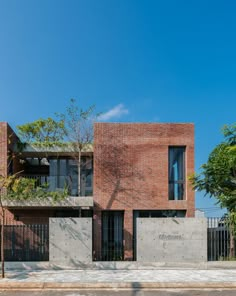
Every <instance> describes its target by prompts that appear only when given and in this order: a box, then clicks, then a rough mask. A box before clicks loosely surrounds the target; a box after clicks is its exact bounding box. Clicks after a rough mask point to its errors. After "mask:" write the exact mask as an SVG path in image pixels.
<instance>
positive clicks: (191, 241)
mask: <svg viewBox="0 0 236 296" xmlns="http://www.w3.org/2000/svg"><path fill="white" fill-rule="evenodd" d="M137 261H141V262H190V261H191V262H205V261H207V220H206V218H137Z"/></svg>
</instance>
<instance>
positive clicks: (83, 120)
mask: <svg viewBox="0 0 236 296" xmlns="http://www.w3.org/2000/svg"><path fill="white" fill-rule="evenodd" d="M99 115H100V114H98V113H97V114H96V113H95V106H94V105H92V106H90V107H88V108H87V109H82V108H79V107H78V105H77V102H76V100H75V99H71V100H70V103H69V106H68V107H67V108H66V111H65V112H64V113H60V114H59V113H57V117H58V118H59V122H63V123H64V125H63V127H62V130H63V134H64V141H65V142H66V143H68V145H69V149H70V155H71V156H72V157H73V158H74V160H75V161H76V162H77V166H78V195H79V196H80V195H81V170H82V169H83V168H84V167H86V166H87V162H86V161H85V162H83V163H82V161H81V154H82V152H89V151H91V147H92V144H93V136H94V133H93V124H94V121H95V120H96V119H97V118H98V116H99ZM90 161H91V159H90Z"/></svg>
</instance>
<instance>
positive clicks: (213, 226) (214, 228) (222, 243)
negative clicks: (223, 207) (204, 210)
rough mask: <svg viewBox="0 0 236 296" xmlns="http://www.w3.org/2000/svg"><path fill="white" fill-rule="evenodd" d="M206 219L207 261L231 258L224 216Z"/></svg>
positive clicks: (228, 234)
mask: <svg viewBox="0 0 236 296" xmlns="http://www.w3.org/2000/svg"><path fill="white" fill-rule="evenodd" d="M207 221H208V227H207V255H208V261H220V260H229V259H233V258H230V232H229V228H228V225H227V223H226V220H225V219H224V218H208V219H207ZM235 245H236V241H235ZM235 257H236V253H235Z"/></svg>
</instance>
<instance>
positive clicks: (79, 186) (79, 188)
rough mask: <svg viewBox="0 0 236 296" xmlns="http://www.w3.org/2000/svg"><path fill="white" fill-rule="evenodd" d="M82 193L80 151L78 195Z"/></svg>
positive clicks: (79, 160)
mask: <svg viewBox="0 0 236 296" xmlns="http://www.w3.org/2000/svg"><path fill="white" fill-rule="evenodd" d="M80 193H81V152H80V151H79V158H78V196H80Z"/></svg>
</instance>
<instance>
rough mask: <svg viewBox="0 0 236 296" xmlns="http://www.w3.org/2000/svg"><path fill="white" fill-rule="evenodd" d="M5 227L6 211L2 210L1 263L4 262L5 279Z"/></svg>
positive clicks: (3, 275)
mask: <svg viewBox="0 0 236 296" xmlns="http://www.w3.org/2000/svg"><path fill="white" fill-rule="evenodd" d="M4 225H5V209H4V208H2V225H1V262H2V278H4V277H5V266H4V263H5V262H4Z"/></svg>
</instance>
